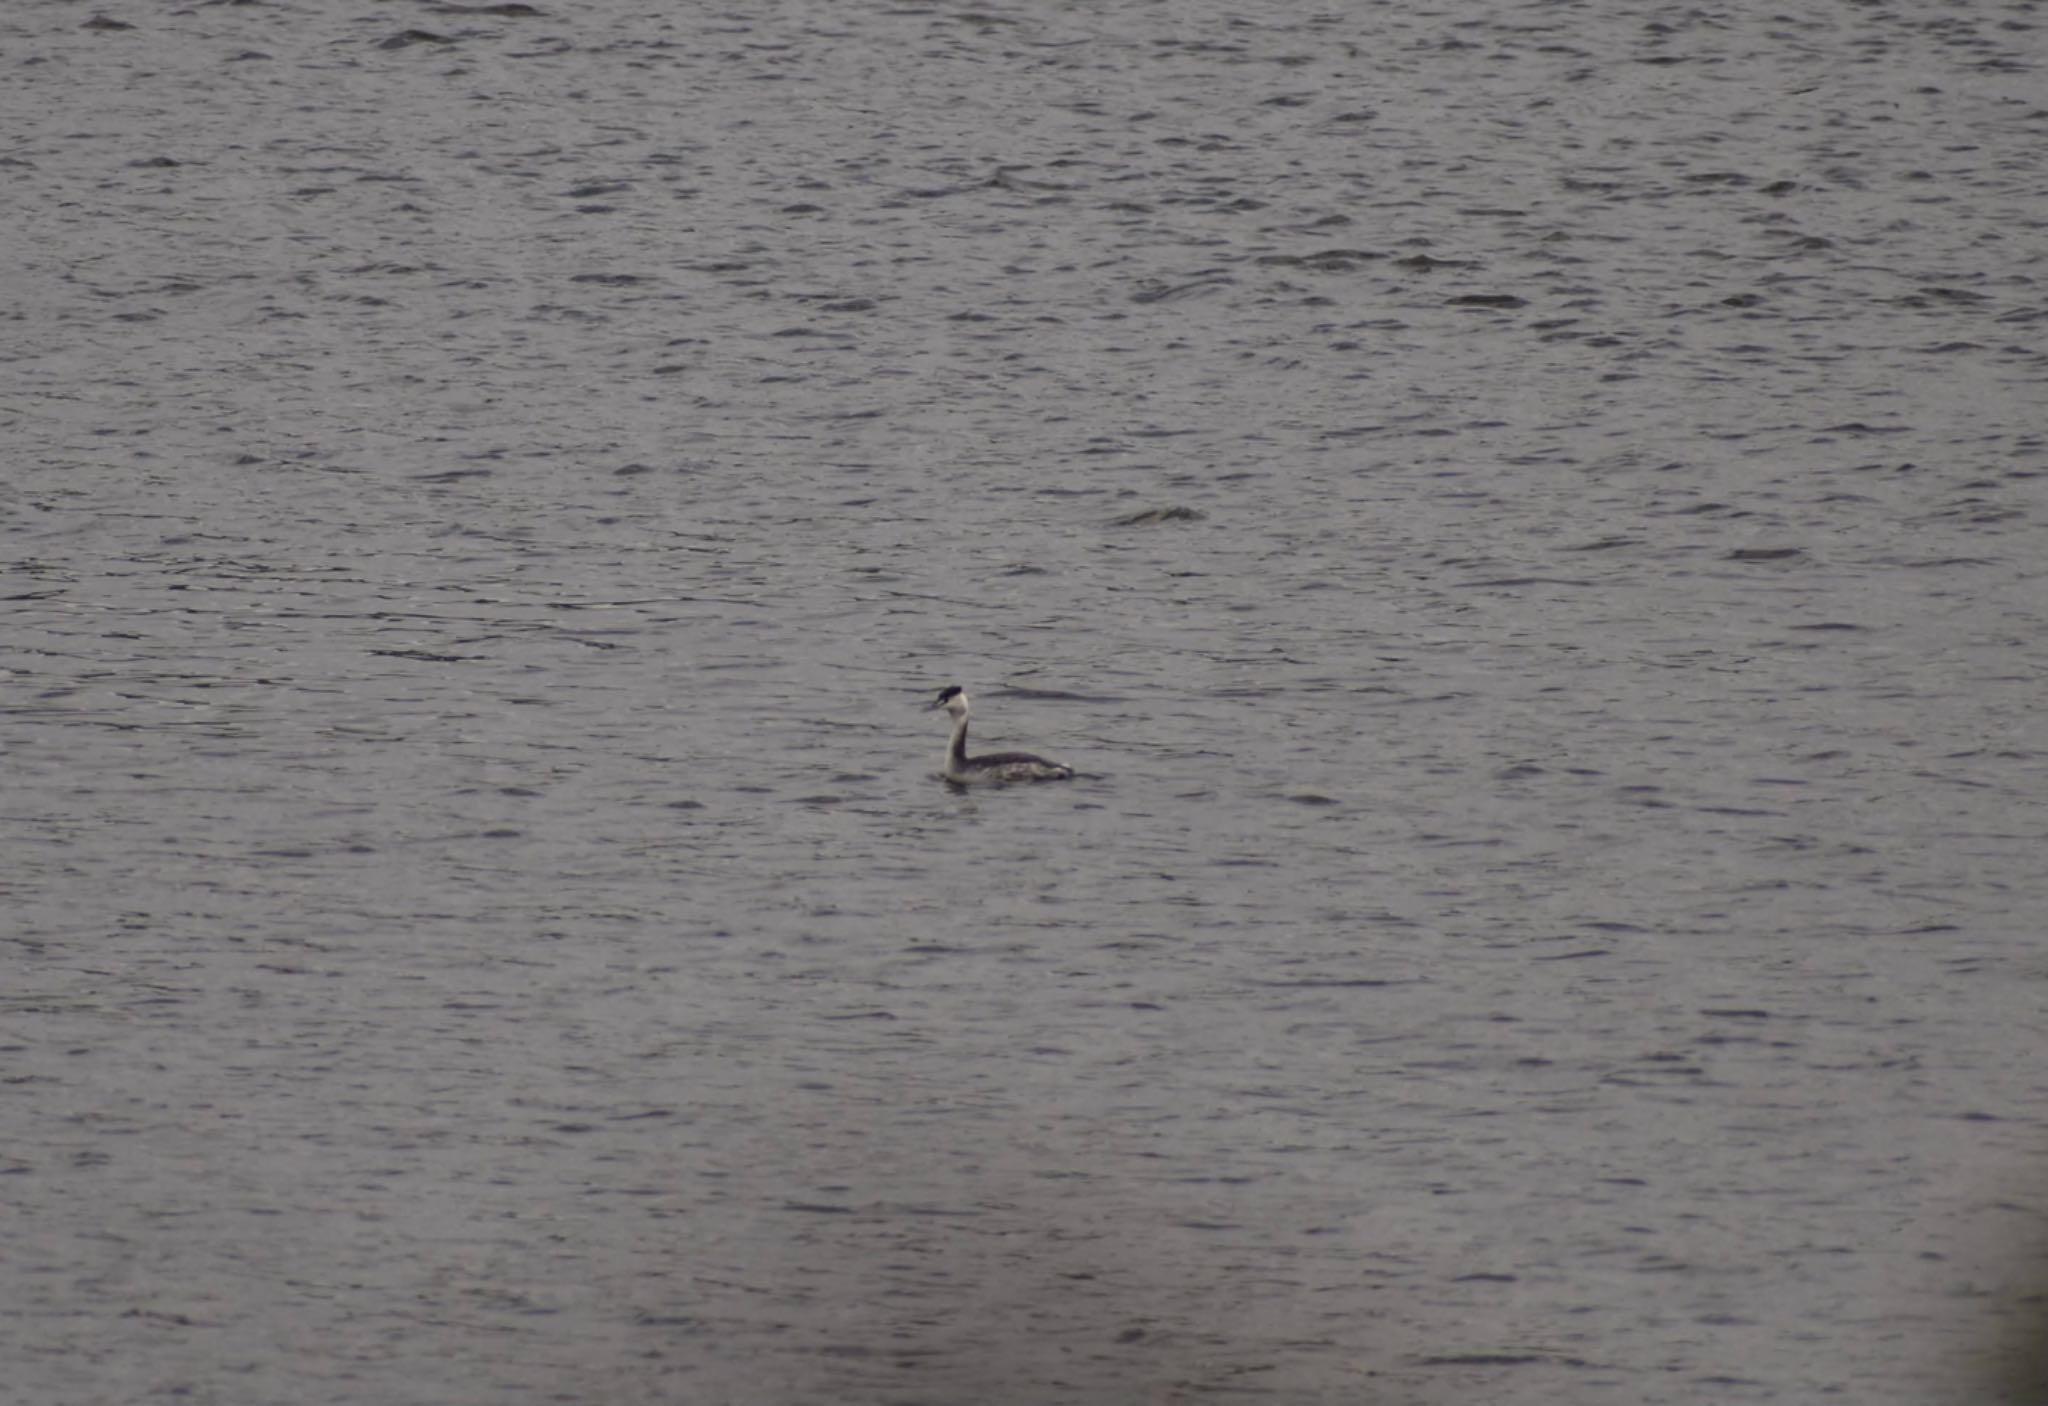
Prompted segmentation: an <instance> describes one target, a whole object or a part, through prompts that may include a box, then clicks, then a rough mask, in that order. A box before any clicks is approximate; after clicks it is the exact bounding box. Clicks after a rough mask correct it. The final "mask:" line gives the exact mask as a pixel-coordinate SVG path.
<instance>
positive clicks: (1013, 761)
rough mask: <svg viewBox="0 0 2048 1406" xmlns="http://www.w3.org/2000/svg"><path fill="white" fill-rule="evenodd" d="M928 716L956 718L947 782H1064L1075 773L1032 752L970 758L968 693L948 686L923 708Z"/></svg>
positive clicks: (995, 753) (1000, 753)
mask: <svg viewBox="0 0 2048 1406" xmlns="http://www.w3.org/2000/svg"><path fill="white" fill-rule="evenodd" d="M924 708H925V711H926V712H927V713H929V712H932V711H934V710H936V709H939V708H944V709H945V710H946V711H947V712H949V713H951V714H952V715H953V740H952V741H950V742H948V743H947V744H946V779H947V780H948V781H951V782H953V783H954V784H955V785H959V786H965V785H966V784H967V783H968V782H970V781H1065V780H1067V779H1068V778H1069V777H1071V776H1073V774H1074V769H1073V768H1072V767H1070V766H1065V765H1063V764H1061V763H1059V762H1049V761H1047V760H1046V759H1045V758H1044V757H1034V756H1032V755H1031V754H1030V753H1029V752H990V753H989V754H988V755H987V756H985V757H970V756H968V755H967V690H965V689H963V688H962V687H960V685H959V684H957V683H956V684H949V685H948V686H947V687H945V688H942V689H940V690H939V696H938V697H937V698H934V699H933V700H932V701H931V702H929V703H927V704H925V705H924Z"/></svg>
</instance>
